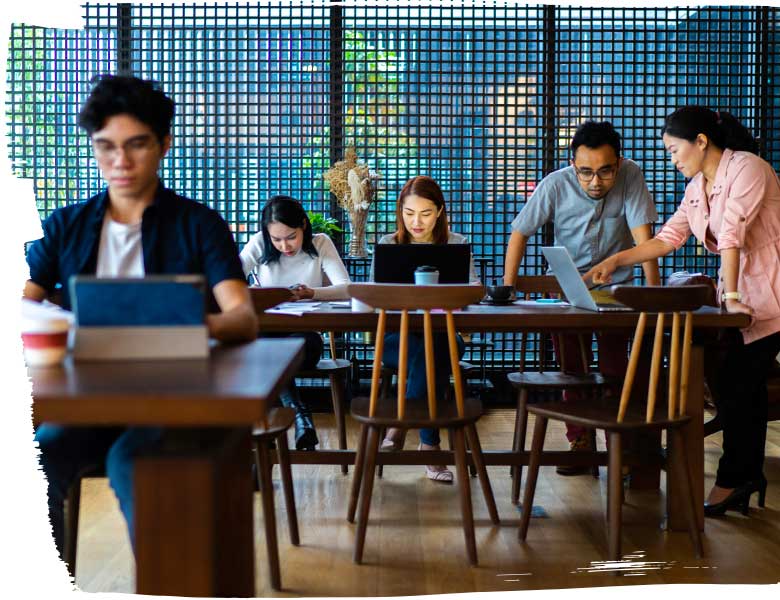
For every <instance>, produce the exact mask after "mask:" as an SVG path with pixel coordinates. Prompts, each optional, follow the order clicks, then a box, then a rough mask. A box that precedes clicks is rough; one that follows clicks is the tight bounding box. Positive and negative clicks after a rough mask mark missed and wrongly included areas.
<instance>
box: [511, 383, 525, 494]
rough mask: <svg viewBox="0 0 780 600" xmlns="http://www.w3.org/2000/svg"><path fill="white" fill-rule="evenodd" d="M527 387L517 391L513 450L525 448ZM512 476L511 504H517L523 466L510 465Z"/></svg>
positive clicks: (518, 450) (517, 450)
mask: <svg viewBox="0 0 780 600" xmlns="http://www.w3.org/2000/svg"><path fill="white" fill-rule="evenodd" d="M527 406H528V389H527V388H520V391H519V392H518V393H517V413H516V414H515V435H514V441H513V443H512V451H513V452H522V451H523V450H525V437H526V432H527V431H528V411H527V410H526V407H527ZM511 472H512V477H513V478H514V479H513V480H512V504H517V502H518V500H519V498H520V480H521V479H522V478H523V467H522V465H517V466H514V467H511Z"/></svg>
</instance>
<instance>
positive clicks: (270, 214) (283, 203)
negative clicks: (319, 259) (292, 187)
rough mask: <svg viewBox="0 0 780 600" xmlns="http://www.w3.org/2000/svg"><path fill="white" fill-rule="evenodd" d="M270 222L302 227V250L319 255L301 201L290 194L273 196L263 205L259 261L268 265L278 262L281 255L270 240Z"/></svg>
mask: <svg viewBox="0 0 780 600" xmlns="http://www.w3.org/2000/svg"><path fill="white" fill-rule="evenodd" d="M271 223H282V224H284V225H287V227H291V228H292V229H299V228H300V229H303V246H302V248H301V249H302V250H303V251H304V252H306V254H308V255H309V256H311V257H312V258H315V257H316V256H319V255H318V254H317V249H316V248H315V247H314V242H313V241H312V233H311V223H310V222H309V217H308V216H307V215H306V211H305V210H303V206H301V203H300V202H298V201H297V200H295V199H294V198H291V197H290V196H274V197H273V198H271V199H270V200H269V201H268V203H267V204H266V205H265V206H264V207H263V216H262V217H261V220H260V229H261V231H262V232H263V257H262V259H261V260H260V262H261V263H262V264H264V265H268V264H271V263H274V262H279V257H280V256H281V255H282V253H281V252H279V251H278V250H277V249H276V246H274V244H273V242H272V241H271V235H270V234H269V233H268V226H269V225H270V224H271Z"/></svg>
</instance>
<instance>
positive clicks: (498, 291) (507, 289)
mask: <svg viewBox="0 0 780 600" xmlns="http://www.w3.org/2000/svg"><path fill="white" fill-rule="evenodd" d="M487 295H488V298H490V299H491V300H493V301H495V302H506V301H507V300H509V298H511V296H512V286H511V285H503V284H501V285H498V284H496V285H489V286H487Z"/></svg>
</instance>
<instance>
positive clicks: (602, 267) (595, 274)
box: [582, 256, 618, 285]
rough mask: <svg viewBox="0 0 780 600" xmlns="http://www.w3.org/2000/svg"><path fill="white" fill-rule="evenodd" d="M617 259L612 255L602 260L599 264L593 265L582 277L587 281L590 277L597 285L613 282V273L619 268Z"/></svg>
mask: <svg viewBox="0 0 780 600" xmlns="http://www.w3.org/2000/svg"><path fill="white" fill-rule="evenodd" d="M617 267H618V265H617V261H616V260H615V257H614V256H610V257H609V258H607V259H604V260H602V261H601V262H600V263H599V264H597V265H596V266H595V267H593V268H592V269H591V270H590V271H588V272H587V273H585V274H584V275H583V276H582V279H583V280H584V281H585V282H587V281H588V279H590V280H591V281H592V282H593V283H594V284H595V285H603V284H605V283H612V273H614V272H615V269H617Z"/></svg>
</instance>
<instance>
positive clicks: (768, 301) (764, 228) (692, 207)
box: [655, 149, 780, 344]
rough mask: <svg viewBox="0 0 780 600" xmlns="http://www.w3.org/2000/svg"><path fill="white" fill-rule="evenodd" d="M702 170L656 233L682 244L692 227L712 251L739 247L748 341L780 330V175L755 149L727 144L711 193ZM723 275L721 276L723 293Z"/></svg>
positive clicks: (674, 243)
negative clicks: (747, 309)
mask: <svg viewBox="0 0 780 600" xmlns="http://www.w3.org/2000/svg"><path fill="white" fill-rule="evenodd" d="M704 186H705V180H704V175H703V174H702V173H699V174H698V175H696V176H695V177H694V178H693V179H691V181H690V182H689V183H688V186H687V187H686V188H685V197H684V198H683V201H682V202H681V203H680V206H679V207H678V209H677V211H676V212H675V213H674V215H672V217H671V218H670V219H669V220H668V221H667V222H666V224H664V226H663V227H662V228H661V231H659V232H658V234H657V235H656V236H655V237H656V238H657V239H659V240H661V241H663V242H667V243H669V244H672V245H673V246H674V247H675V249H679V248H680V247H681V246H682V245H683V244H684V243H685V242H686V240H687V239H688V238H689V237H690V235H691V233H693V235H695V236H696V238H697V239H698V240H699V241H701V242H702V243H703V244H704V246H705V247H706V248H707V249H708V250H710V251H711V252H715V253H717V254H720V252H721V250H725V249H727V248H739V249H740V253H739V280H738V284H737V285H738V287H737V289H738V290H739V291H740V292H742V302H744V303H745V304H747V305H748V306H750V307H751V308H752V309H753V310H754V311H755V319H754V321H753V322H752V323H751V325H750V326H749V327H747V328H746V329H743V330H742V337H743V339H744V340H745V343H746V344H749V343H750V342H753V341H755V340H758V339H761V338H762V337H766V336H768V335H771V334H772V333H775V332H777V331H780V180H778V177H777V174H776V173H775V171H774V169H772V166H771V165H770V164H769V163H767V162H766V161H764V160H762V159H761V158H759V157H758V156H756V155H755V154H751V153H750V152H734V151H732V150H728V149H727V150H725V151H724V152H723V156H722V157H721V159H720V164H718V170H717V173H716V174H715V181H714V182H713V185H712V192H711V193H710V196H709V198H707V194H706V192H705V189H704ZM722 288H723V277H722V276H721V277H719V280H718V297H720V293H721V291H722Z"/></svg>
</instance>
